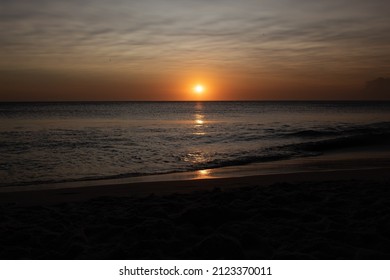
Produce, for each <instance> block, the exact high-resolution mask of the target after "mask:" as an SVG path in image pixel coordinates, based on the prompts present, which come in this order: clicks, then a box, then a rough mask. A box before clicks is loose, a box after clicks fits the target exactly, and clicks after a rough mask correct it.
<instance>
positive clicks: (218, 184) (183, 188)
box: [0, 167, 390, 207]
mask: <svg viewBox="0 0 390 280" xmlns="http://www.w3.org/2000/svg"><path fill="white" fill-rule="evenodd" d="M367 180H372V181H378V182H389V181H390V167H384V168H365V169H349V170H346V169H344V170H333V171H329V170H325V171H307V172H292V173H275V174H266V175H254V176H243V177H229V178H209V179H202V180H184V181H180V180H177V181H158V182H139V183H132V184H114V185H101V186H89V187H83V188H62V189H45V190H32V191H19V192H3V193H1V196H0V205H7V204H13V205H18V206H22V207H24V206H33V205H55V204H60V203H69V202H82V201H89V200H93V199H97V198H100V197H146V196H150V195H159V196H167V195H168V196H169V195H174V194H191V193H194V192H208V191H213V190H215V189H219V190H222V191H228V190H233V189H240V188H245V187H253V186H256V187H264V186H270V185H274V184H278V183H294V184H295V183H302V182H332V181H367Z"/></svg>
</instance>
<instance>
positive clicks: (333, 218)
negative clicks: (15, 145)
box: [0, 169, 390, 259]
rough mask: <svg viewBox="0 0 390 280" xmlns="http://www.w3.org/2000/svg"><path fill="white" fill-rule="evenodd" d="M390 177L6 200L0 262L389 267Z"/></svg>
mask: <svg viewBox="0 0 390 280" xmlns="http://www.w3.org/2000/svg"><path fill="white" fill-rule="evenodd" d="M389 171H390V170H389V169H373V170H350V171H329V172H307V173H296V174H274V175H268V176H253V177H243V178H230V179H229V178H225V179H217V180H192V181H188V182H185V181H183V182H158V183H145V184H143V186H144V187H145V188H143V189H148V190H149V191H151V192H154V193H156V194H149V195H146V196H145V194H146V193H142V192H138V193H137V192H136V191H135V192H131V191H130V190H131V189H132V188H129V187H127V188H126V187H125V186H117V187H116V188H115V187H113V186H112V187H113V188H112V192H111V191H110V189H111V187H91V188H79V189H76V190H69V189H68V190H57V191H53V190H50V191H48V190H46V191H35V192H19V193H9V194H6V193H3V194H2V195H1V197H0V202H1V204H0V205H1V207H0V217H1V218H0V221H1V222H0V223H1V231H0V257H1V258H2V259H389V258H390V253H389V252H390V238H389V236H390V209H389V208H390V207H389V203H388V201H389V199H390V188H389V186H390V184H389V183H390V177H389V174H390V173H389ZM287 182H289V183H287ZM140 185H142V184H140ZM165 186H171V189H170V191H171V193H170V194H168V193H163V192H161V193H160V194H158V191H157V192H156V190H159V189H160V190H163V189H166V188H165ZM180 186H182V188H180ZM212 186H215V187H216V188H213V187H212ZM196 188H198V189H199V191H193V190H194V189H196ZM135 189H137V187H136V186H135ZM140 189H141V188H140ZM168 189H169V188H168ZM175 189H176V190H177V192H176V193H175V191H174V190H175ZM206 189H208V190H209V191H207V190H206ZM93 190H95V192H94V191H93ZM104 190H105V191H104ZM180 192H181V193H180ZM55 197H57V200H55V199H54V198H55ZM75 198H78V199H75ZM50 201H51V203H50ZM60 202H62V203H60ZM53 203H54V204H53ZM58 203H59V204H58Z"/></svg>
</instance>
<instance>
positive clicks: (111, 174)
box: [0, 102, 390, 186]
mask: <svg viewBox="0 0 390 280" xmlns="http://www.w3.org/2000/svg"><path fill="white" fill-rule="evenodd" d="M389 140H390V102H101V103H0V186H16V185H31V184H32V185H34V184H42V183H54V182H71V181H84V180H99V179H115V178H128V177H135V176H143V175H152V174H165V173H173V172H183V171H195V170H202V169H208V168H218V167H225V166H236V165H244V164H249V163H256V162H265V161H278V160H282V159H289V158H296V157H305V156H316V155H320V154H322V153H324V152H326V151H329V150H335V149H344V148H348V147H356V148H359V147H363V146H377V145H382V144H388V143H390V142H389Z"/></svg>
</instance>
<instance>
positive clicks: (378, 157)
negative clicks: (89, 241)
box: [0, 145, 390, 194]
mask: <svg viewBox="0 0 390 280" xmlns="http://www.w3.org/2000/svg"><path fill="white" fill-rule="evenodd" d="M385 167H389V168H390V146H387V145H385V146H379V147H364V148H358V149H357V148H351V149H344V150H343V151H338V150H335V151H329V152H327V153H324V154H321V155H315V156H307V157H297V158H291V159H285V160H277V161H267V162H259V163H251V164H246V165H236V166H226V167H218V168H210V169H202V170H197V171H184V172H174V173H167V174H156V175H145V176H136V177H128V178H118V179H97V180H95V179H92V180H80V181H70V182H55V183H43V184H28V185H16V186H4V187H0V194H1V193H9V192H24V191H44V190H56V189H75V188H85V187H104V186H114V185H125V184H127V185H129V186H132V185H134V184H139V183H152V182H153V183H156V184H157V183H159V182H174V181H191V180H205V179H229V178H238V177H248V176H259V175H272V174H289V173H300V172H315V171H321V172H326V171H337V170H365V169H376V168H385Z"/></svg>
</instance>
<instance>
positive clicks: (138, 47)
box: [0, 0, 390, 101]
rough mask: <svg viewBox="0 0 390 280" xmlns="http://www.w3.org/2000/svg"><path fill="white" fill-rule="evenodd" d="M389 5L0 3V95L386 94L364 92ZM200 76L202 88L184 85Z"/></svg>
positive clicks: (186, 0) (351, 0) (382, 67)
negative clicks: (201, 89)
mask: <svg viewBox="0 0 390 280" xmlns="http://www.w3.org/2000/svg"><path fill="white" fill-rule="evenodd" d="M16 2H17V3H16ZM135 2H136V3H135ZM389 8H390V4H389V2H388V1H384V0H373V1H363V0H337V1H336V0H330V1H321V3H318V2H317V1H316V2H315V3H314V2H313V1H307V0H289V1H287V0H281V1H271V0H265V1H252V0H242V1H230V0H226V1H222V0H216V1H212V2H210V1H195V0H182V1H179V0H159V1H157V0H145V1H122V0H113V1H110V3H108V2H107V1H100V0H95V1H92V0H85V1H81V0H71V1H66V2H65V1H56V0H53V1H45V0H37V1H33V2H32V1H27V0H20V1H2V2H1V3H0V11H1V12H0V20H1V22H2V24H1V25H0V29H1V34H2V36H1V38H0V48H1V50H2V51H1V52H0V73H1V75H0V101H78V100H85V101H88V100H91V101H95V100H99V101H103V100H200V99H202V100H282V99H283V100H286V99H288V100H302V99H304V100H306V99H315V100H319V99H320V100H330V99H378V98H380V99H383V98H387V97H388V96H389V95H390V94H389V95H386V96H384V95H383V94H381V95H376V93H375V92H374V93H373V92H371V93H370V94H368V93H367V92H365V91H363V89H364V86H365V83H366V82H367V81H369V80H373V79H375V78H377V77H387V76H390V69H389V65H390V64H389V62H390V53H389V51H388V50H389V49H390V35H389V34H390V18H389V17H388V15H387V11H388V10H389ZM198 83H200V84H202V85H204V87H205V92H204V93H203V94H202V95H197V94H195V93H194V92H193V90H192V88H193V86H194V85H195V84H198Z"/></svg>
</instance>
